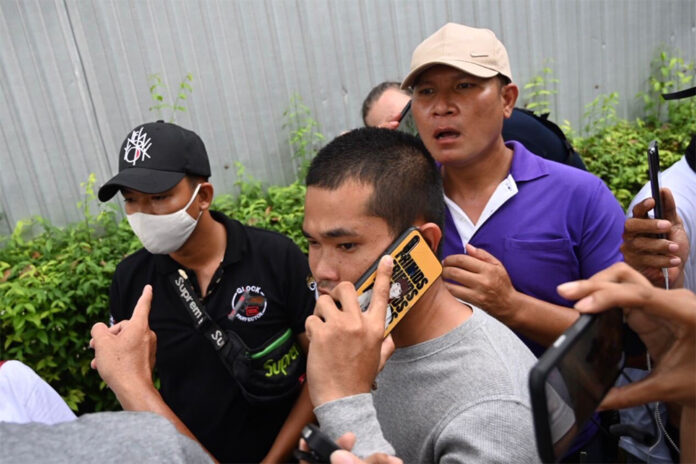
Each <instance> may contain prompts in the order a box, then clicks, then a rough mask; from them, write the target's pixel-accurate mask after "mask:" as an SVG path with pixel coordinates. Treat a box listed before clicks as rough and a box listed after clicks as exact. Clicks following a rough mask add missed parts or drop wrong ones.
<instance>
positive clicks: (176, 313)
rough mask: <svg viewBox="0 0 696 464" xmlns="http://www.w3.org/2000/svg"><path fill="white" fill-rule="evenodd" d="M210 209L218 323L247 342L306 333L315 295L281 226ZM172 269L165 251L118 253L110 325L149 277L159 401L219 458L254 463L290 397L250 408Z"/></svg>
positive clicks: (209, 298)
mask: <svg viewBox="0 0 696 464" xmlns="http://www.w3.org/2000/svg"><path fill="white" fill-rule="evenodd" d="M211 214H212V215H213V218H214V219H215V220H216V221H218V222H221V223H222V224H223V225H224V226H225V229H226V231H227V248H226V250H225V257H224V259H223V262H222V264H221V266H220V268H219V269H218V270H217V272H216V274H215V276H214V277H213V279H212V280H211V283H210V285H209V290H208V294H207V295H206V297H205V298H204V299H202V301H203V303H204V305H205V308H206V311H207V312H208V314H209V315H210V316H211V318H213V320H214V321H215V322H216V323H217V324H218V325H219V326H220V327H221V328H222V329H232V330H233V331H234V332H235V333H237V334H238V335H239V336H240V337H241V338H242V340H244V342H245V343H246V345H247V346H249V347H250V348H255V347H260V346H262V345H263V344H264V343H265V342H267V341H268V340H269V339H271V338H274V337H276V336H278V335H280V334H282V333H283V332H285V331H286V330H287V329H288V328H291V329H292V330H293V332H294V333H295V334H299V333H303V332H304V322H305V319H306V318H307V316H309V315H310V314H311V313H312V311H313V308H314V300H315V298H314V291H313V288H312V289H310V285H309V284H308V282H310V280H309V275H310V271H309V266H308V264H307V258H306V257H305V256H304V254H303V253H302V251H301V250H300V249H299V248H298V247H297V246H296V245H295V244H294V243H293V242H292V241H291V240H290V239H288V238H286V237H284V236H282V235H280V234H278V233H275V232H271V231H267V230H262V229H257V228H253V227H247V226H243V225H242V224H240V223H239V222H238V221H235V220H232V219H229V218H227V217H226V216H224V215H223V214H220V213H216V212H211ZM179 268H182V266H180V265H179V264H178V263H177V262H176V261H174V260H173V259H172V258H170V257H169V256H168V255H153V254H151V253H149V252H148V251H147V250H145V249H141V250H139V251H137V252H136V253H134V254H132V255H130V256H128V257H127V258H125V259H124V260H123V261H122V262H121V263H120V264H119V265H118V266H117V267H116V273H115V274H114V278H113V282H112V284H111V291H110V297H111V315H112V316H113V318H114V320H115V321H116V322H118V321H120V320H123V319H128V318H130V316H131V314H132V311H133V308H134V307H135V303H136V302H137V300H138V297H139V296H140V294H141V292H142V289H143V286H145V285H146V284H151V285H152V289H153V298H152V309H151V311H150V328H151V329H152V330H153V331H154V332H155V333H156V334H157V361H156V365H155V368H156V369H157V373H158V374H159V377H160V381H161V388H160V391H161V393H162V397H163V398H164V401H165V402H166V403H167V404H168V405H169V407H171V408H172V410H173V411H174V412H175V413H176V414H177V416H179V418H180V419H181V420H183V422H184V423H185V424H186V425H187V426H188V427H189V429H190V430H191V432H193V434H194V435H195V436H196V437H197V438H198V439H199V440H200V441H201V443H202V444H203V446H205V447H206V448H207V449H208V450H209V451H210V452H211V453H212V454H213V455H214V456H215V457H216V458H217V459H218V460H220V461H224V462H258V461H260V460H261V459H262V458H263V457H264V456H265V455H266V453H267V452H268V450H269V449H270V446H271V445H272V444H273V440H274V439H275V437H276V435H277V433H278V431H279V430H280V428H281V426H282V425H283V422H284V421H285V418H286V417H287V414H288V413H289V411H290V409H291V408H292V406H293V404H294V402H295V399H296V396H293V397H291V398H289V399H287V400H283V401H280V402H274V403H273V404H271V405H264V406H258V405H250V404H249V403H248V402H247V401H246V400H245V399H244V398H243V397H242V396H241V393H240V391H239V388H238V387H237V385H236V383H235V382H234V380H233V379H232V377H231V375H230V374H229V373H228V371H227V370H226V369H225V367H224V366H223V364H222V362H221V360H220V358H219V357H218V356H217V354H216V353H215V351H214V350H213V348H212V346H211V345H210V342H209V340H207V339H205V338H204V337H203V335H202V334H201V333H200V332H198V331H196V330H195V329H194V328H193V321H192V319H191V316H190V314H189V313H188V312H187V311H186V309H185V308H184V306H183V303H182V301H181V300H180V299H179V297H178V295H177V294H176V293H175V291H174V287H173V286H172V284H171V282H170V281H169V280H168V276H169V275H170V274H171V273H174V272H176V271H177V270H178V269H179ZM187 274H188V276H189V278H190V279H191V281H192V284H193V286H194V288H195V289H196V291H197V292H198V293H199V295H200V289H199V287H198V282H197V281H196V275H195V273H194V272H192V271H190V270H187ZM245 290H249V291H251V295H252V296H253V297H254V301H255V303H256V304H255V305H252V306H247V308H246V310H245V311H240V312H239V313H238V314H237V315H236V316H235V317H233V319H232V320H230V319H228V314H229V313H230V312H231V311H232V309H233V305H234V303H235V302H236V301H237V298H238V297H239V295H240V294H242V293H243V292H244V291H245Z"/></svg>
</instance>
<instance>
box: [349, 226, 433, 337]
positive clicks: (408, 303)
mask: <svg viewBox="0 0 696 464" xmlns="http://www.w3.org/2000/svg"><path fill="white" fill-rule="evenodd" d="M385 254H388V255H391V256H392V258H394V270H393V271H392V277H391V287H390V288H389V305H388V306H387V317H386V320H385V323H384V336H385V337H386V336H387V335H389V332H391V331H392V329H393V328H394V327H395V326H396V324H397V323H398V322H399V321H400V320H401V319H403V317H404V316H405V315H406V313H407V312H408V311H409V310H410V309H411V308H412V307H413V305H414V304H415V303H416V301H418V299H419V298H420V297H421V296H422V295H423V294H424V293H425V292H426V291H427V290H428V289H429V288H430V286H431V285H432V284H433V282H435V280H436V279H437V278H438V277H440V275H441V274H442V264H440V260H439V259H437V256H435V253H433V251H432V250H431V249H430V245H428V242H426V240H425V239H424V238H423V236H422V235H421V234H420V232H418V229H417V228H415V227H409V228H408V229H407V230H406V231H405V232H404V233H402V234H401V235H400V236H399V237H398V238H397V239H396V240H394V242H393V243H392V244H391V245H390V246H389V247H388V248H387V249H386V250H385V251H384V253H382V254H381V255H380V257H379V258H378V259H377V261H375V262H374V263H373V264H372V266H370V268H369V269H368V270H367V271H366V272H365V273H364V274H363V275H362V277H360V278H359V279H358V281H357V282H356V283H355V288H356V290H357V292H358V303H359V304H360V308H361V309H362V310H363V311H366V310H367V307H368V306H369V305H370V299H371V298H372V287H373V286H374V284H375V273H376V272H377V265H378V264H379V259H381V257H382V256H384V255H385Z"/></svg>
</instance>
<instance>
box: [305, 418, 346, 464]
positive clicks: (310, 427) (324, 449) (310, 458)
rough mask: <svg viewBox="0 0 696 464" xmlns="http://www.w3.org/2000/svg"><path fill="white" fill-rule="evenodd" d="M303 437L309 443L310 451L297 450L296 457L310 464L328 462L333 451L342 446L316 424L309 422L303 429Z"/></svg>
mask: <svg viewBox="0 0 696 464" xmlns="http://www.w3.org/2000/svg"><path fill="white" fill-rule="evenodd" d="M301 436H302V438H303V439H304V441H305V442H306V443H307V447H308V448H309V451H308V452H305V451H301V450H295V453H294V455H295V458H297V459H298V460H300V461H307V462H309V463H310V464H324V463H326V464H328V463H329V462H330V460H331V453H333V452H334V451H336V450H337V449H340V447H339V446H338V445H337V444H336V443H335V442H334V441H333V440H331V439H330V438H329V437H328V436H327V435H326V434H325V433H324V432H322V431H321V429H320V428H319V427H317V426H316V425H314V424H312V423H309V424H307V425H305V426H304V428H303V429H302V434H301Z"/></svg>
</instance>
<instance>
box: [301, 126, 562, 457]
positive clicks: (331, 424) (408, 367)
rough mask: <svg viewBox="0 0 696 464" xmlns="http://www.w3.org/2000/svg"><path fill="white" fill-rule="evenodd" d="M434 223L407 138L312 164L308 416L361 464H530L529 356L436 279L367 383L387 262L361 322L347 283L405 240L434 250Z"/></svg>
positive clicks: (385, 133) (422, 169) (329, 150)
mask: <svg viewBox="0 0 696 464" xmlns="http://www.w3.org/2000/svg"><path fill="white" fill-rule="evenodd" d="M443 217H444V204H443V200H442V181H441V179H440V176H439V173H438V170H437V168H436V166H435V163H434V161H433V160H432V158H431V157H430V155H429V154H428V153H427V151H426V150H425V148H424V147H423V145H422V143H421V142H420V141H419V140H417V139H416V138H414V137H412V136H410V135H407V134H404V133H399V132H396V131H389V130H380V129H372V128H365V129H358V130H355V131H352V132H349V133H347V134H344V135H342V136H340V137H338V138H336V139H335V140H334V141H332V142H331V143H329V144H328V145H327V146H326V147H325V148H323V149H322V150H321V151H320V152H319V154H318V155H317V157H316V158H315V159H314V160H313V162H312V164H311V166H310V168H309V172H308V174H307V194H306V199H305V219H304V223H303V231H304V234H305V236H306V237H307V239H308V241H309V263H310V268H311V270H312V274H313V276H314V278H315V280H316V282H317V290H318V292H319V294H320V296H319V298H318V300H317V306H316V308H315V312H314V315H313V316H310V317H309V318H308V319H307V322H306V328H307V335H308V336H309V338H310V342H311V343H310V348H309V357H308V365H307V375H308V386H309V391H310V396H311V398H312V402H313V404H314V406H315V414H316V416H317V418H318V420H319V423H320V425H321V428H322V430H323V431H325V432H326V433H328V434H329V436H331V437H332V438H333V439H336V438H337V437H338V436H340V435H342V434H343V433H346V432H349V431H351V432H355V434H356V435H357V443H356V446H355V448H354V449H353V451H354V452H355V453H356V454H358V455H359V456H367V455H370V454H372V453H375V452H385V453H388V454H396V455H397V456H399V457H401V458H403V459H404V460H405V461H406V462H441V461H447V462H475V461H487V462H537V461H538V460H539V458H538V455H537V451H536V445H535V440H534V428H533V425H532V414H531V411H530V401H529V391H528V374H529V370H530V368H531V366H532V365H533V364H534V362H535V358H534V356H533V355H532V353H531V352H530V351H529V350H528V349H527V347H526V346H525V345H524V344H523V343H522V342H521V341H520V340H519V339H518V338H517V337H516V336H515V335H514V334H513V333H512V332H511V331H510V330H509V329H508V328H507V327H505V326H504V325H503V324H501V323H500V322H498V321H497V320H496V319H494V318H492V317H490V316H488V315H487V314H486V313H485V312H483V311H482V310H479V309H477V308H473V307H472V306H470V305H467V304H465V303H464V302H461V301H459V300H457V299H455V298H454V297H453V296H452V295H451V294H450V292H449V291H448V290H447V287H446V284H445V282H444V281H443V280H442V278H441V277H438V278H437V279H435V280H434V281H433V282H432V285H431V287H430V288H429V289H428V290H427V291H426V292H425V293H424V294H423V295H422V297H421V298H420V299H419V300H418V301H417V303H416V304H415V306H414V307H413V308H412V309H411V310H410V311H409V312H408V313H407V314H406V315H400V316H399V317H401V318H402V319H401V321H400V322H399V323H398V325H397V326H396V327H395V328H394V330H393V332H392V337H393V342H394V345H395V346H396V351H395V353H394V355H393V356H392V357H391V359H389V360H388V361H387V363H386V365H385V366H384V369H383V371H382V372H381V373H380V374H379V376H378V377H377V370H378V365H379V361H380V350H381V349H383V348H384V347H385V346H386V345H383V343H382V339H383V332H384V320H385V319H384V318H385V315H386V299H387V295H388V294H389V276H390V275H391V270H392V267H393V263H392V260H391V259H382V260H381V261H380V265H379V268H378V270H377V280H376V282H375V285H374V290H373V295H372V302H371V303H370V306H369V307H368V309H367V310H366V311H364V312H362V311H361V310H360V307H359V305H358V301H357V297H356V294H355V289H354V287H353V284H352V282H355V281H357V280H358V278H359V277H360V275H361V274H362V273H363V272H365V270H367V268H368V267H369V266H370V264H371V263H372V262H373V261H375V260H376V259H377V258H379V257H380V255H381V254H382V253H384V250H385V249H386V248H387V247H388V246H389V244H390V243H391V242H392V241H393V240H394V239H395V238H396V237H397V236H398V235H399V234H400V233H401V232H402V231H404V230H405V229H407V228H408V227H409V226H416V227H418V229H419V231H420V233H421V235H422V237H423V239H424V240H425V241H426V242H427V243H428V245H429V246H430V248H431V249H432V250H433V251H435V250H437V248H438V245H439V242H440V240H441V237H442V232H441V230H442V222H443ZM409 272H410V271H409ZM339 308H340V309H339ZM375 377H376V390H375V391H373V392H371V387H372V386H373V383H374V381H375ZM564 425H565V430H567V427H569V426H570V425H569V424H568V423H565V424H564ZM565 430H563V432H564V431H565Z"/></svg>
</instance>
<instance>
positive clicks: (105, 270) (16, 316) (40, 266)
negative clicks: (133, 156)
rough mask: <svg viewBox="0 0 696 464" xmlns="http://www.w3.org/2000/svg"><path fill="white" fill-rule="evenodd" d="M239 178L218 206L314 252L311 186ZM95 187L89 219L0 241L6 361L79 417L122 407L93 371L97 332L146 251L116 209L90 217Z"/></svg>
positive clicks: (41, 225) (88, 191) (85, 208)
mask: <svg viewBox="0 0 696 464" xmlns="http://www.w3.org/2000/svg"><path fill="white" fill-rule="evenodd" d="M238 175H239V178H240V180H239V181H238V182H237V185H238V187H239V189H240V192H241V194H240V195H237V196H232V195H222V196H220V197H219V198H216V200H215V202H214V204H213V209H216V210H219V211H222V212H224V213H226V214H228V215H230V216H232V217H234V218H236V219H238V220H240V221H241V222H243V223H245V224H249V225H253V226H256V227H263V228H266V229H271V230H276V231H278V232H280V233H282V234H285V235H287V236H289V237H291V238H292V239H293V240H295V241H296V242H297V243H298V244H299V245H300V247H301V248H303V250H305V251H306V249H307V247H306V240H305V239H304V237H303V236H302V233H301V230H302V219H303V205H304V192H305V187H304V185H302V184H301V183H299V182H295V183H293V184H291V185H289V186H286V187H281V186H271V187H269V188H268V189H266V190H264V189H263V188H262V187H261V183H260V182H258V181H256V180H254V179H252V178H250V177H245V176H244V169H243V167H242V166H241V165H238ZM94 184H95V178H94V175H92V176H90V179H89V182H87V183H86V184H83V188H84V189H85V200H84V201H83V202H80V204H79V205H78V206H80V208H81V210H82V213H83V215H84V220H83V221H82V222H79V223H76V224H72V225H70V226H68V227H65V228H57V227H54V226H52V225H50V224H49V223H48V222H47V221H45V220H44V219H42V218H38V217H37V218H33V219H31V220H28V221H21V222H20V223H19V224H17V227H16V228H15V231H14V232H13V234H12V235H11V236H10V237H6V238H5V239H4V240H2V241H0V246H2V247H1V248H0V359H17V360H20V361H22V362H24V363H25V364H27V365H29V366H31V367H32V368H33V369H35V370H36V371H37V372H38V374H39V375H40V376H41V377H42V378H44V379H45V380H46V381H48V382H49V383H50V384H51V385H52V386H53V387H54V388H55V389H56V390H57V391H58V392H59V393H60V394H61V395H62V396H63V398H64V399H65V400H66V402H67V403H68V405H70V407H71V408H72V409H74V410H75V411H77V412H79V413H86V412H93V411H104V410H113V409H118V403H117V402H116V399H115V397H114V395H113V394H111V392H110V391H109V390H108V389H106V387H105V385H104V383H103V382H101V380H100V378H99V376H98V375H97V373H96V372H94V371H92V370H91V369H90V366H89V363H90V361H91V359H92V352H91V350H90V349H89V348H88V343H89V338H90V336H89V332H90V329H91V327H92V325H93V324H94V323H95V322H99V321H102V322H106V321H108V319H109V285H110V284H111V277H112V275H113V273H114V270H115V268H116V265H117V264H118V263H119V262H120V261H121V260H122V259H123V258H124V257H125V256H126V255H128V254H130V253H132V252H133V251H135V250H137V249H139V248H140V246H141V245H140V242H139V241H138V240H137V238H135V236H134V235H133V233H132V232H131V229H130V226H129V225H128V222H127V221H126V220H125V219H121V218H120V216H119V215H118V214H117V212H116V211H117V208H116V207H115V205H114V204H106V205H101V206H100V211H99V213H98V214H96V215H93V214H92V213H91V212H90V209H89V205H90V204H93V203H94V202H95V195H94V190H93V189H94ZM37 232H41V233H39V234H38V235H36V234H37ZM28 235H32V236H34V238H32V239H30V240H29V239H27V238H26V236H28Z"/></svg>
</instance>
